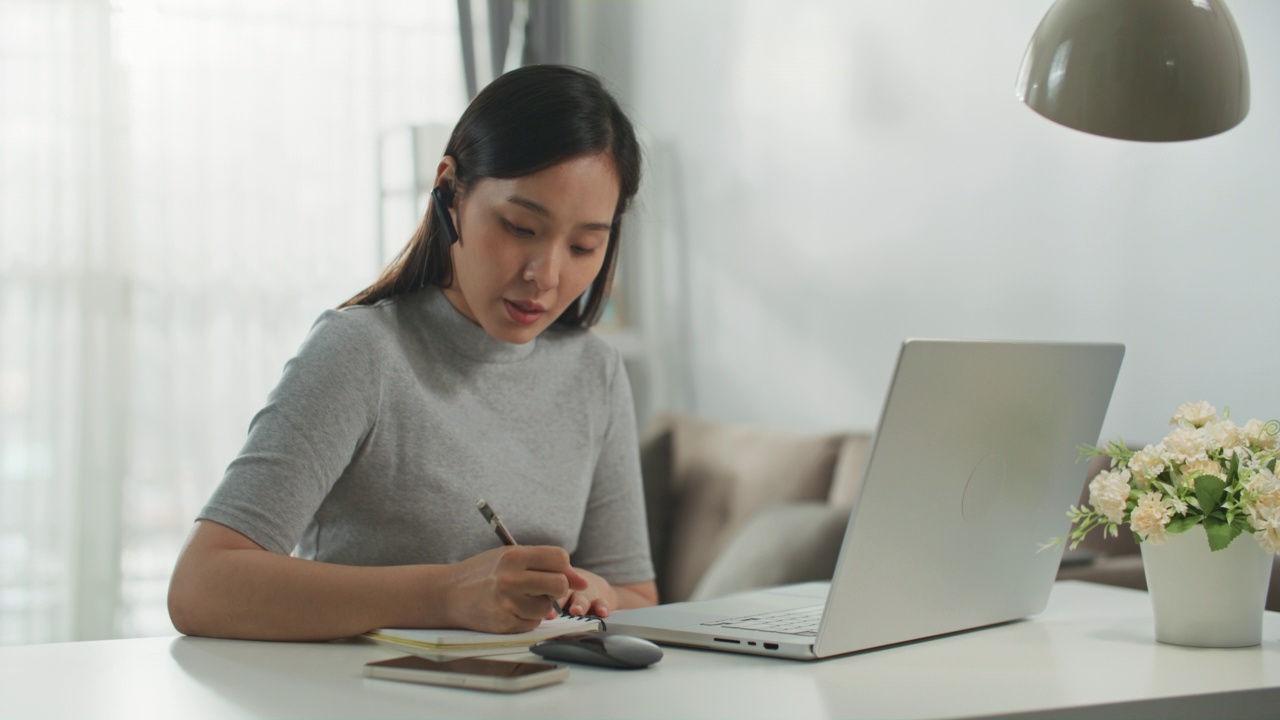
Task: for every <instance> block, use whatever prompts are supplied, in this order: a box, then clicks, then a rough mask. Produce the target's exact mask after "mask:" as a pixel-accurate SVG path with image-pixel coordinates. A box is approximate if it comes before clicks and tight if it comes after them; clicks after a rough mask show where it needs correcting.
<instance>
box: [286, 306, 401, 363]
mask: <svg viewBox="0 0 1280 720" xmlns="http://www.w3.org/2000/svg"><path fill="white" fill-rule="evenodd" d="M395 333H396V330H395V319H394V317H392V314H391V312H390V309H389V307H387V306H386V305H383V304H381V303H379V304H376V305H351V306H347V307H342V308H337V309H330V310H325V311H324V312H322V313H320V316H319V317H318V318H316V321H315V322H314V323H313V324H312V325H311V331H310V332H309V333H308V335H307V340H306V345H308V346H312V347H315V348H317V349H319V348H324V349H329V350H333V351H343V350H346V351H354V352H357V353H361V354H365V353H369V352H371V351H376V350H377V349H378V348H380V347H382V346H384V345H386V344H387V343H389V342H392V341H393V338H394V336H395Z"/></svg>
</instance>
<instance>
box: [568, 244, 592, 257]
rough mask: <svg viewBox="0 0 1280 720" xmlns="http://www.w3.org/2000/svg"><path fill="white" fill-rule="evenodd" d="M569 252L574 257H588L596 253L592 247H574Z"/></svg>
mask: <svg viewBox="0 0 1280 720" xmlns="http://www.w3.org/2000/svg"><path fill="white" fill-rule="evenodd" d="M571 250H572V252H573V254H574V255H590V254H592V253H594V252H595V251H596V249H595V248H593V247H583V246H582V245H574V246H573V247H572V248H571Z"/></svg>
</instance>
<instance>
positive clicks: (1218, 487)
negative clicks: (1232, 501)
mask: <svg viewBox="0 0 1280 720" xmlns="http://www.w3.org/2000/svg"><path fill="white" fill-rule="evenodd" d="M1195 486H1196V500H1198V501H1199V502H1200V511H1201V512H1203V513H1204V514H1205V515H1208V514H1209V513H1211V512H1213V510H1214V508H1216V507H1218V505H1219V504H1221V503H1222V495H1223V490H1224V489H1225V488H1226V487H1227V484H1226V483H1224V482H1223V481H1222V478H1220V477H1216V476H1214V475H1201V476H1200V477H1198V478H1196V479H1195Z"/></svg>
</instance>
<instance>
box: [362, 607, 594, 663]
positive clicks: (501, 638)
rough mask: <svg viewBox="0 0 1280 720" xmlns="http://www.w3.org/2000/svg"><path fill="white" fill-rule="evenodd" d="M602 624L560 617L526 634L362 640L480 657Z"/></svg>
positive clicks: (389, 632)
mask: <svg viewBox="0 0 1280 720" xmlns="http://www.w3.org/2000/svg"><path fill="white" fill-rule="evenodd" d="M602 629H604V628H603V622H602V621H601V620H600V618H597V617H595V616H586V617H578V616H574V615H561V616H560V617H558V618H555V619H553V620H543V621H542V624H541V625H539V626H538V627H536V628H534V629H533V630H530V631H528V632H522V633H512V634H500V633H483V632H476V631H474V630H446V629H420V628H381V629H378V630H373V631H371V632H367V633H365V634H364V637H367V638H369V639H370V640H374V641H376V642H379V643H383V644H385V645H390V646H394V647H396V648H399V649H401V650H404V651H406V652H411V653H413V654H415V655H425V656H428V657H479V656H481V655H507V654H512V653H522V652H525V651H526V650H528V649H529V646H530V645H532V644H534V643H536V642H538V641H539V640H546V639H547V638H552V637H556V636H558V635H567V634H569V633H575V632H587V631H597V630H602Z"/></svg>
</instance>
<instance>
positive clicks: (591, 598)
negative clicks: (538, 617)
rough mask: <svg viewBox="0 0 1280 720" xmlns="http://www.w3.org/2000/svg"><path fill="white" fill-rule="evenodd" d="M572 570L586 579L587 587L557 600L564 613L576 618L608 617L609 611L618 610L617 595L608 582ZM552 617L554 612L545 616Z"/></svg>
mask: <svg viewBox="0 0 1280 720" xmlns="http://www.w3.org/2000/svg"><path fill="white" fill-rule="evenodd" d="M573 570H574V572H576V573H578V574H579V575H581V576H582V577H583V578H585V579H586V581H587V587H586V588H585V589H583V590H571V591H570V592H569V594H568V595H566V596H565V597H563V598H560V599H559V602H560V607H562V608H564V611H565V612H567V613H569V614H570V615H578V616H582V615H595V616H596V617H608V616H609V613H610V612H611V611H613V610H616V609H617V608H618V593H617V591H615V590H614V588H613V586H612V585H610V584H609V583H608V581H606V580H605V579H604V578H602V577H600V576H599V575H597V574H595V573H593V572H590V571H588V570H582V569H581V568H574V569H573ZM553 617H555V612H554V611H552V612H551V613H549V614H548V615H547V618H548V619H550V618H553Z"/></svg>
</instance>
